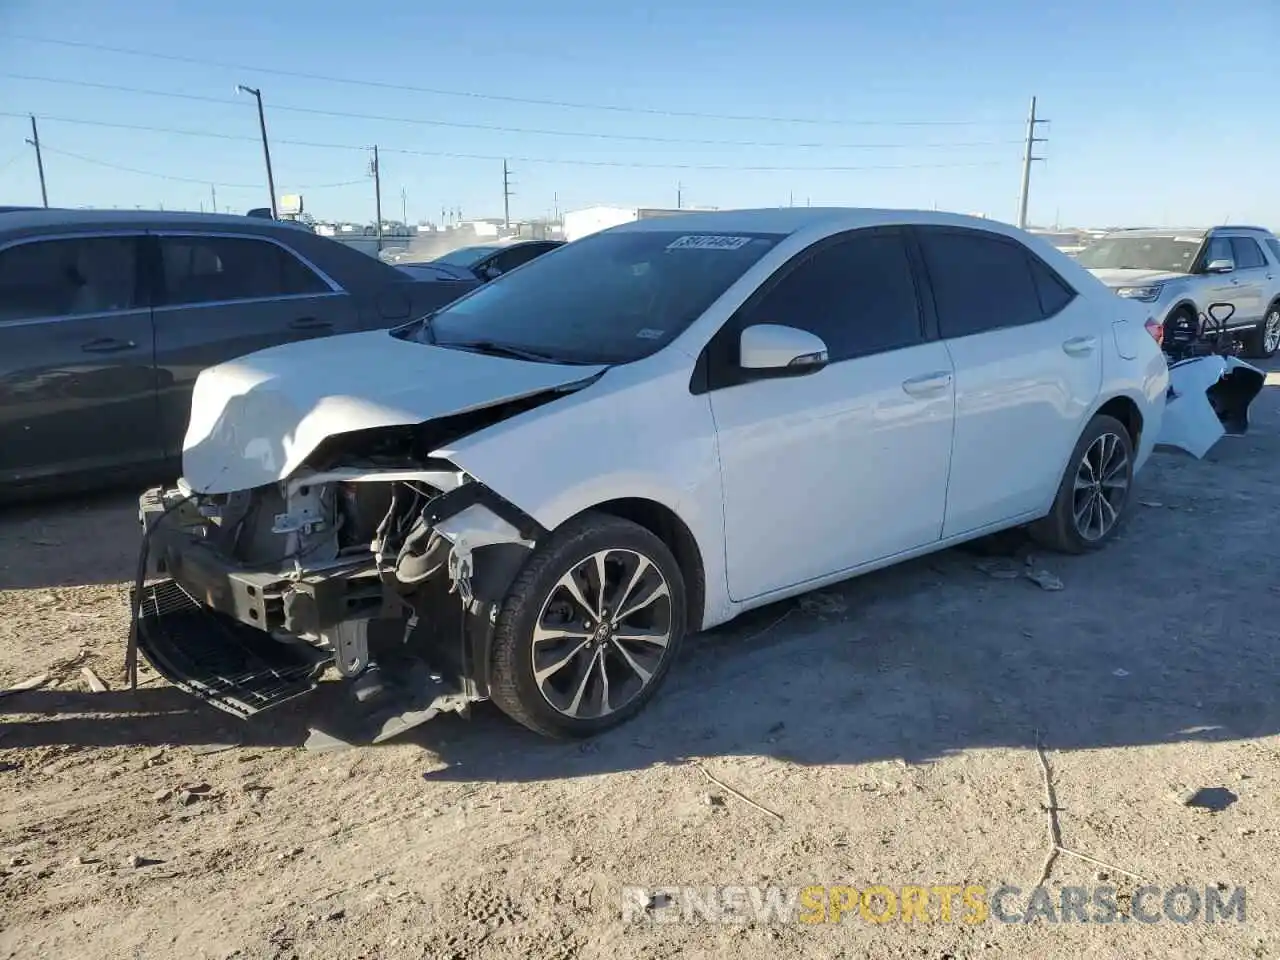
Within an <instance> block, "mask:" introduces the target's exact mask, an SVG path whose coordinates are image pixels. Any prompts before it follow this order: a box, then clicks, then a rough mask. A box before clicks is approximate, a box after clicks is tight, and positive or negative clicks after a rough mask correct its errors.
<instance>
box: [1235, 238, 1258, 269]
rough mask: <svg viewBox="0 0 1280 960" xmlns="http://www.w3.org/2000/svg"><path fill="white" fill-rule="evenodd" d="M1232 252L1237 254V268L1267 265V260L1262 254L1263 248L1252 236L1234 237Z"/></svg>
mask: <svg viewBox="0 0 1280 960" xmlns="http://www.w3.org/2000/svg"><path fill="white" fill-rule="evenodd" d="M1231 252H1232V253H1233V254H1234V255H1235V261H1236V269H1238V270H1246V269H1248V268H1249V267H1265V266H1266V265H1267V261H1266V260H1265V259H1264V258H1263V256H1262V248H1261V247H1259V246H1258V241H1256V240H1254V239H1253V238H1252V237H1232V238H1231Z"/></svg>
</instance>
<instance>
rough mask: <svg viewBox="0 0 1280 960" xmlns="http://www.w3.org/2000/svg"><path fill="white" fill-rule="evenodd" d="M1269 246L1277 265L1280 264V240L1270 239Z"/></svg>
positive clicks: (1268, 239)
mask: <svg viewBox="0 0 1280 960" xmlns="http://www.w3.org/2000/svg"><path fill="white" fill-rule="evenodd" d="M1267 246H1268V247H1270V248H1271V256H1273V257H1275V260H1276V263H1280V240H1277V239H1276V238H1275V237H1268V238H1267Z"/></svg>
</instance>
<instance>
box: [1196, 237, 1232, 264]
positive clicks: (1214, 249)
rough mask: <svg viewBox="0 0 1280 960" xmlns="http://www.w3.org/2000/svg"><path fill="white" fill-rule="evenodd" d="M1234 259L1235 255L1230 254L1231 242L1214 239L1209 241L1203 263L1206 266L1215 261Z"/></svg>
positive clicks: (1223, 238) (1219, 238) (1221, 238)
mask: <svg viewBox="0 0 1280 960" xmlns="http://www.w3.org/2000/svg"><path fill="white" fill-rule="evenodd" d="M1234 259H1235V254H1233V253H1232V252H1231V241H1230V240H1228V239H1227V238H1226V237H1214V238H1213V239H1212V240H1210V241H1209V249H1208V250H1207V251H1206V252H1205V255H1204V262H1205V264H1206V265H1208V264H1210V263H1213V261H1215V260H1234Z"/></svg>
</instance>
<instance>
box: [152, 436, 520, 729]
mask: <svg viewBox="0 0 1280 960" xmlns="http://www.w3.org/2000/svg"><path fill="white" fill-rule="evenodd" d="M374 433H375V434H377V436H376V437H375V439H376V440H377V443H376V444H374V446H373V449H374V450H375V451H376V453H375V454H374V455H366V456H358V455H353V454H354V453H355V451H351V450H345V451H340V452H341V453H343V454H346V455H345V456H338V457H334V458H330V459H331V461H332V462H330V463H327V464H320V465H318V466H317V465H314V464H313V465H309V466H307V467H305V468H304V469H302V470H299V471H297V472H296V473H295V474H294V475H292V476H290V477H289V478H288V479H286V480H283V481H280V482H278V483H274V484H270V485H266V486H261V487H257V488H254V489H251V490H243V491H236V492H233V493H221V494H199V493H196V492H194V491H192V490H191V488H190V487H189V486H188V485H187V484H185V483H183V482H181V481H180V482H179V484H178V486H177V487H175V488H171V489H163V488H155V489H152V490H148V491H146V492H145V493H144V494H143V495H142V496H141V498H140V500H139V515H140V519H141V522H142V526H143V531H144V537H143V548H142V549H143V556H142V557H141V558H140V564H139V568H140V569H139V584H138V587H139V593H138V594H137V595H136V597H135V600H136V602H135V605H134V611H135V617H136V619H135V622H134V625H133V626H134V631H133V632H134V635H135V636H136V643H137V649H138V650H139V651H140V652H141V653H142V654H143V655H144V656H145V657H146V658H147V660H148V661H149V662H150V663H151V664H152V666H154V667H155V669H156V671H157V672H158V673H160V674H161V675H162V676H164V677H165V678H166V679H168V680H169V681H170V682H172V683H174V684H175V685H176V686H178V687H180V688H182V689H183V690H186V691H187V692H189V693H191V694H193V695H195V696H197V697H199V698H201V699H203V700H205V701H206V702H208V703H210V704H212V705H213V706H215V707H218V708H219V709H221V710H224V711H226V712H229V713H232V714H234V715H236V716H238V717H249V716H253V715H254V714H257V713H260V712H262V711H263V710H267V709H269V708H271V707H274V706H277V705H279V704H281V703H284V702H287V701H289V700H291V699H293V698H295V697H297V696H300V695H302V694H306V693H308V692H309V691H311V690H313V689H315V688H316V686H317V684H318V681H319V679H320V677H321V675H322V674H323V673H325V671H326V670H328V669H330V668H332V669H333V670H334V671H336V673H337V674H338V676H339V677H340V678H341V679H342V681H343V682H344V683H345V684H346V686H347V687H348V692H349V693H350V695H351V700H350V701H349V702H350V704H351V705H352V706H355V707H357V708H358V709H357V710H356V711H355V712H356V714H357V715H360V716H364V717H367V718H369V720H370V722H371V723H372V724H373V725H374V730H373V731H372V733H371V734H370V735H369V737H368V739H371V740H374V741H376V740H381V739H385V738H386V737H389V736H393V735H395V734H396V733H398V732H400V731H401V730H403V729H407V728H408V727H411V726H414V725H416V724H417V723H420V722H422V721H423V720H426V719H429V718H430V717H431V716H433V715H434V714H436V713H438V712H442V711H464V710H465V708H466V707H467V705H468V704H470V703H471V702H474V701H476V700H481V699H485V698H486V697H487V696H488V656H489V644H490V638H491V632H492V629H493V624H494V621H495V620H496V618H497V613H498V606H499V604H500V603H501V601H502V598H503V597H504V596H505V594H506V591H507V588H508V586H509V584H510V582H511V580H512V579H513V578H514V576H515V574H516V572H517V571H518V569H519V567H520V565H521V564H522V563H523V562H524V560H525V558H526V557H527V555H528V551H529V550H530V549H531V548H532V546H533V544H534V542H535V541H536V540H537V539H538V538H539V536H541V534H542V533H543V532H544V531H542V530H541V529H540V528H539V527H538V525H537V523H536V522H535V521H533V520H531V519H530V518H529V517H527V516H526V515H524V514H523V513H522V512H521V511H520V510H518V509H517V508H516V507H514V506H513V505H512V504H510V503H508V502H507V501H505V500H503V499H502V498H501V497H499V496H498V495H497V494H495V493H493V492H492V491H491V490H489V489H488V488H487V487H485V486H484V485H483V484H482V483H480V482H478V481H476V480H475V479H474V478H472V477H470V476H468V475H467V474H466V473H465V472H463V471H461V470H458V469H457V468H456V467H455V466H453V465H452V464H450V463H448V462H445V461H433V460H431V459H430V458H424V457H406V456H394V455H393V456H385V455H378V454H379V453H382V452H385V448H386V447H388V446H390V447H392V448H395V447H397V446H403V445H402V444H399V443H398V441H399V440H401V439H403V437H404V432H403V431H400V432H396V431H375V432H374ZM366 446H367V445H366ZM144 574H145V576H144ZM144 581H150V582H149V583H148V584H147V585H145V586H143V583H144Z"/></svg>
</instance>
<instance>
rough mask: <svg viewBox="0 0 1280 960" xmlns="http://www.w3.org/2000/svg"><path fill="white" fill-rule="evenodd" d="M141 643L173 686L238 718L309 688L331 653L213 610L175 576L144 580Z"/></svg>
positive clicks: (284, 701) (289, 698)
mask: <svg viewBox="0 0 1280 960" xmlns="http://www.w3.org/2000/svg"><path fill="white" fill-rule="evenodd" d="M138 649H139V650H140V651H141V653H142V654H143V656H145V657H146V658H147V661H148V662H149V663H150V664H151V665H152V666H153V667H154V668H155V670H156V672H157V673H159V674H160V675H161V676H162V677H164V678H165V679H166V680H168V681H169V682H170V683H172V684H173V685H174V686H175V687H178V688H179V689H181V690H184V691H186V692H187V693H189V694H191V695H192V696H195V697H198V698H199V699H201V700H203V701H205V702H206V703H208V704H210V705H211V706H214V707H217V708H218V709H219V710H223V711H225V712H226V713H230V714H232V715H233V716H236V717H240V718H242V719H243V718H246V717H252V716H254V715H255V714H259V713H261V712H262V711H264V710H268V709H270V708H272V707H277V706H279V705H280V704H282V703H286V702H288V701H289V700H292V699H294V698H295V697H299V696H302V695H303V694H306V693H309V692H311V690H313V689H314V688H315V686H316V683H317V682H318V680H319V676H320V674H321V673H322V672H323V671H324V669H325V667H326V666H328V664H329V663H330V662H331V660H332V659H333V658H332V656H330V655H329V654H328V653H326V652H325V651H322V650H317V649H316V648H314V647H311V646H309V645H306V644H290V643H281V642H280V641H278V640H276V639H274V638H273V637H271V636H269V635H268V634H265V633H263V632H262V631H261V630H258V629H255V628H254V627H250V626H246V625H245V624H242V623H237V622H236V621H235V620H233V619H231V618H230V617H228V616H226V615H225V614H221V613H217V612H216V611H213V610H210V609H209V608H208V607H205V606H203V605H201V604H200V603H199V602H197V601H196V600H195V599H194V598H192V596H191V595H190V594H189V593H187V591H186V590H184V589H183V588H182V587H181V586H180V585H179V584H178V583H176V582H175V581H173V580H165V581H162V582H160V583H157V584H153V585H150V586H146V587H143V590H142V603H141V605H140V609H139V617H138Z"/></svg>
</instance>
